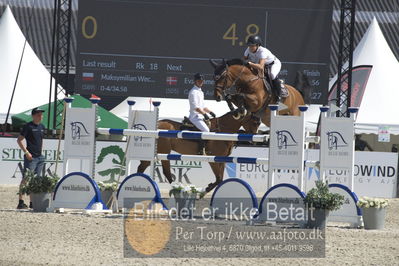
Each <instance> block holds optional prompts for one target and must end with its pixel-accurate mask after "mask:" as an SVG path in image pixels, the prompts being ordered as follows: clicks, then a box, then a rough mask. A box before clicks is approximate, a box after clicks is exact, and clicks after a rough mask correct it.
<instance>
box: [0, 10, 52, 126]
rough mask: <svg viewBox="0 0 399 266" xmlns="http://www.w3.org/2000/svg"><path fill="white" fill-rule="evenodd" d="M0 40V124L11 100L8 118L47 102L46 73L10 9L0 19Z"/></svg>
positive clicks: (47, 86) (47, 84)
mask: <svg viewBox="0 0 399 266" xmlns="http://www.w3.org/2000/svg"><path fill="white" fill-rule="evenodd" d="M0 40H1V41H0V81H1V82H0V92H1V97H0V114H3V115H1V116H0V118H2V121H0V122H1V123H4V122H5V121H4V120H5V119H4V118H5V115H4V114H7V112H8V108H9V105H10V102H11V99H12V105H11V109H10V114H16V113H19V112H22V111H23V110H26V109H29V108H34V107H35V106H38V105H40V104H43V103H44V102H46V99H47V100H48V95H49V88H50V73H49V72H48V71H47V69H46V68H45V67H44V66H43V64H42V62H41V61H40V59H39V58H38V57H37V56H36V54H35V52H34V51H33V49H32V47H31V46H30V45H29V43H28V42H27V41H26V38H25V36H24V35H23V34H22V32H21V29H20V27H19V26H18V24H17V22H16V21H15V18H14V16H13V14H12V12H11V9H10V7H7V8H6V10H5V11H4V13H3V15H2V16H1V18H0ZM20 62H21V66H20V69H19V64H20ZM18 69H19V72H18ZM17 74H18V79H17ZM15 82H16V87H15V93H14V96H13V97H12V95H13V90H14V84H15ZM53 84H54V82H53ZM8 122H10V121H8Z"/></svg>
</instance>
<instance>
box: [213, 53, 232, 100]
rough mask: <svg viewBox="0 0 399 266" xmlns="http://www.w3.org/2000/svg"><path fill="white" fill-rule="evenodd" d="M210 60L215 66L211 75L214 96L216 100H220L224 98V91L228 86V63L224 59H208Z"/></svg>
mask: <svg viewBox="0 0 399 266" xmlns="http://www.w3.org/2000/svg"><path fill="white" fill-rule="evenodd" d="M210 62H211V65H212V66H213V67H214V68H215V71H214V75H213V78H214V80H215V89H214V97H215V100H216V101H218V102H220V101H221V100H222V99H224V96H225V92H224V91H225V90H226V88H228V87H229V84H228V83H229V77H228V65H227V63H226V61H225V60H223V61H222V62H219V63H218V62H216V61H215V60H210Z"/></svg>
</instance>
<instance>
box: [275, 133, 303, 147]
mask: <svg viewBox="0 0 399 266" xmlns="http://www.w3.org/2000/svg"><path fill="white" fill-rule="evenodd" d="M276 134H277V147H278V148H279V149H280V150H282V149H284V150H286V149H287V147H289V146H298V142H297V141H296V140H295V138H294V136H292V134H291V132H289V131H288V130H278V131H276Z"/></svg>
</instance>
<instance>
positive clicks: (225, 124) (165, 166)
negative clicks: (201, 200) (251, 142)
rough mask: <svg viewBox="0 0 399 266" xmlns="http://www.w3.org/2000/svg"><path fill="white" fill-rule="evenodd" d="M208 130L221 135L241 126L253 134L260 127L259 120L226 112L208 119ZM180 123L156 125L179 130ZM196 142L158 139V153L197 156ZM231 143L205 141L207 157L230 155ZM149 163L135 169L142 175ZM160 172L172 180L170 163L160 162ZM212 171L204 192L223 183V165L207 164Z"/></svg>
mask: <svg viewBox="0 0 399 266" xmlns="http://www.w3.org/2000/svg"><path fill="white" fill-rule="evenodd" d="M210 124H211V126H210V130H211V131H213V132H223V133H237V132H238V130H239V129H240V127H241V126H243V127H244V129H245V131H246V133H251V134H255V133H256V132H257V130H258V127H259V125H260V122H259V119H258V118H256V117H253V116H252V115H250V114H248V115H246V116H244V117H240V118H239V119H236V118H234V117H233V112H228V113H226V114H224V115H223V116H221V117H217V118H212V119H210ZM181 126H182V123H179V122H176V121H172V120H168V119H165V120H160V121H159V124H158V128H159V129H164V130H180V128H181ZM198 144H199V143H198V141H193V140H186V139H175V138H159V139H158V144H157V152H158V153H166V154H169V153H170V152H171V151H172V150H173V151H176V152H178V153H180V154H191V155H192V154H194V155H195V154H197V151H198ZM233 145H234V142H233V141H220V140H207V143H206V151H207V155H212V156H228V155H230V154H231V150H232V148H233ZM150 163H151V162H150V161H140V165H139V166H138V168H137V172H138V173H144V171H145V169H146V168H147V167H148V166H149V165H150ZM161 164H162V171H163V174H164V175H165V177H166V179H167V180H168V182H169V183H172V182H173V181H174V180H173V178H172V174H171V171H170V162H169V161H168V160H162V161H161ZM209 164H210V166H211V168H212V171H213V173H214V175H215V177H216V181H215V182H214V183H210V184H208V186H207V188H206V189H205V192H206V193H208V192H209V191H211V190H212V189H213V188H215V187H216V186H217V185H219V184H220V183H221V182H222V181H223V173H224V168H225V163H209Z"/></svg>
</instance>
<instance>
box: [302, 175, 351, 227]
mask: <svg viewBox="0 0 399 266" xmlns="http://www.w3.org/2000/svg"><path fill="white" fill-rule="evenodd" d="M304 202H305V204H306V207H307V208H308V226H309V227H310V228H320V229H325V228H326V221H327V217H328V215H329V213H330V211H334V210H338V209H339V208H340V207H341V206H342V205H343V204H344V196H342V195H340V194H337V193H331V192H330V191H329V188H328V182H323V181H321V180H318V181H316V187H314V188H312V189H311V190H310V191H309V192H308V193H307V194H306V197H305V200H304Z"/></svg>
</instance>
